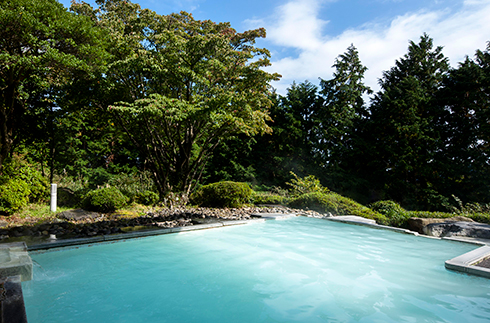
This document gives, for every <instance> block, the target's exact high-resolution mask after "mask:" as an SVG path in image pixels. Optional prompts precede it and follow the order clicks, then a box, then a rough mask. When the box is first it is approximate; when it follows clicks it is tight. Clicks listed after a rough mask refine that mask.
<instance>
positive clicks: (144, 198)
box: [133, 191, 160, 205]
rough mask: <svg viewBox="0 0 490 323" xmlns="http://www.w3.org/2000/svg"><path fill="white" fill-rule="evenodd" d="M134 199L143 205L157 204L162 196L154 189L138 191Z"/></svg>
mask: <svg viewBox="0 0 490 323" xmlns="http://www.w3.org/2000/svg"><path fill="white" fill-rule="evenodd" d="M133 199H134V201H135V202H136V203H139V204H143V205H155V204H157V203H158V201H159V199H160V197H159V196H158V194H157V193H155V192H152V191H142V192H137V193H136V194H135V195H134V198H133Z"/></svg>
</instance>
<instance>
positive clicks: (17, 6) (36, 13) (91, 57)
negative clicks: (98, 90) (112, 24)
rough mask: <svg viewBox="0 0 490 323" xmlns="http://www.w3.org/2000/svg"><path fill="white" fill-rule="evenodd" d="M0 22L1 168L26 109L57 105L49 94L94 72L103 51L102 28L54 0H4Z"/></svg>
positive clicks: (20, 125) (18, 132)
mask: <svg viewBox="0 0 490 323" xmlns="http://www.w3.org/2000/svg"><path fill="white" fill-rule="evenodd" d="M0 25H1V26H2V28H1V29H0V48H1V51H0V66H1V67H2V68H0V89H1V91H0V115H1V116H2V117H1V118H0V129H1V130H0V172H1V168H2V165H3V161H4V159H5V158H6V157H7V156H8V155H10V153H11V150H12V148H13V146H12V143H13V142H14V139H16V137H17V136H20V135H22V133H21V131H20V130H21V127H23V126H25V121H26V120H25V119H24V117H25V112H26V111H27V110H28V109H34V110H39V111H40V110H42V109H43V107H44V106H46V105H51V106H53V105H52V103H53V102H52V98H51V96H50V95H49V94H47V93H49V92H51V91H52V90H54V88H59V87H61V86H63V85H65V84H67V83H69V82H71V80H73V79H74V78H79V77H82V75H83V76H85V75H88V74H92V73H94V71H95V70H97V67H98V66H99V64H102V59H103V57H104V54H105V53H104V51H103V48H104V43H103V40H104V37H103V34H102V32H101V29H99V28H96V27H95V26H94V24H93V22H92V21H90V20H89V19H88V18H87V17H83V16H77V15H74V14H72V13H69V12H67V11H66V9H65V8H64V7H63V5H62V4H60V3H59V2H58V1H56V0H16V1H2V2H1V3H0ZM20 49H21V50H20ZM74 74H77V75H76V76H75V75H74ZM53 92H54V91H53ZM48 101H51V102H49V104H48ZM59 106H60V105H58V107H59ZM30 126H32V127H33V128H34V127H36V125H34V124H30ZM29 130H31V129H29Z"/></svg>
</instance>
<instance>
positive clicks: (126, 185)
mask: <svg viewBox="0 0 490 323" xmlns="http://www.w3.org/2000/svg"><path fill="white" fill-rule="evenodd" d="M107 183H108V184H109V186H111V187H116V188H118V189H119V190H120V191H121V193H123V194H124V195H126V196H127V197H129V198H131V199H133V198H134V197H135V196H136V195H138V194H140V193H144V192H149V191H155V183H154V181H153V178H152V177H151V174H150V172H148V171H140V172H132V173H119V174H117V175H112V176H111V178H110V179H109V181H108V182H107ZM155 194H156V193H155ZM157 196H158V194H157ZM142 204H144V203H142Z"/></svg>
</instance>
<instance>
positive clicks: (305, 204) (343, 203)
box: [289, 192, 387, 224]
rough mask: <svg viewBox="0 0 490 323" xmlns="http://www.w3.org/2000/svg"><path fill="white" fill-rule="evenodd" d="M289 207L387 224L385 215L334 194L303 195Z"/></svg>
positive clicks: (293, 200)
mask: <svg viewBox="0 0 490 323" xmlns="http://www.w3.org/2000/svg"><path fill="white" fill-rule="evenodd" d="M289 206H291V207H293V208H298V209H305V208H307V209H311V210H314V211H318V212H321V213H331V214H333V215H357V216H361V217H364V218H368V219H375V220H376V221H377V222H379V223H382V224H385V223H386V222H387V219H386V217H385V216H384V215H382V214H380V213H378V212H375V211H373V210H371V209H369V208H367V207H365V206H363V205H361V204H359V203H357V202H355V201H354V200H351V199H349V198H347V197H344V196H341V195H339V194H337V193H333V192H331V193H326V194H325V193H321V192H313V193H307V194H303V195H301V196H298V197H296V198H294V199H292V200H291V201H290V202H289Z"/></svg>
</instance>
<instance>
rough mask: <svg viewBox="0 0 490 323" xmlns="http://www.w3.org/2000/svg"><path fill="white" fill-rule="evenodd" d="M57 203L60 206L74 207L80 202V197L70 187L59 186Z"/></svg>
mask: <svg viewBox="0 0 490 323" xmlns="http://www.w3.org/2000/svg"><path fill="white" fill-rule="evenodd" d="M56 203H57V205H58V206H66V207H74V206H76V205H77V204H78V203H80V199H79V198H77V196H76V194H75V192H73V191H72V190H70V189H69V188H66V187H58V190H57V196H56Z"/></svg>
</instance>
